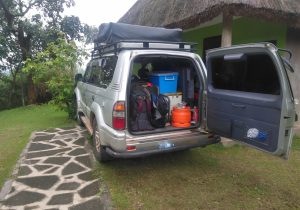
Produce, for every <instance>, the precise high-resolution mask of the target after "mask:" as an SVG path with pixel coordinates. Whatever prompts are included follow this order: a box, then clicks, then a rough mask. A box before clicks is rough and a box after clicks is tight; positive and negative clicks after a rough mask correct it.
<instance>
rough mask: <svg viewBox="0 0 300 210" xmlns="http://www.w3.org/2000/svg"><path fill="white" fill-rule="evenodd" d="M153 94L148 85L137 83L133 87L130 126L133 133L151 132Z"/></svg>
mask: <svg viewBox="0 0 300 210" xmlns="http://www.w3.org/2000/svg"><path fill="white" fill-rule="evenodd" d="M151 110H152V106H151V93H150V91H149V90H148V89H147V87H146V84H145V83H143V82H137V83H134V84H133V85H132V88H131V92H130V116H131V118H130V126H131V130H132V131H149V130H153V129H154V127H153V126H152V125H151V122H150V119H151V118H152V117H151Z"/></svg>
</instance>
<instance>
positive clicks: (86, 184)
mask: <svg viewBox="0 0 300 210" xmlns="http://www.w3.org/2000/svg"><path fill="white" fill-rule="evenodd" d="M85 132H86V131H85V130H83V129H81V128H79V127H78V128H71V129H52V130H47V131H43V132H36V133H34V134H33V136H32V138H31V141H30V143H29V144H28V146H27V148H26V149H25V151H24V152H23V155H22V157H21V159H20V160H19V163H18V164H17V167H16V171H17V175H16V177H15V179H14V180H13V181H12V182H11V185H10V186H5V187H4V188H6V189H3V190H4V191H5V190H7V191H9V192H8V193H7V194H6V195H5V196H4V199H3V200H2V201H1V202H0V209H3V210H4V209H72V210H73V209H76V210H77V209H84V210H88V209H103V208H104V206H103V202H102V200H101V199H100V197H99V194H100V193H99V189H100V183H99V180H97V179H93V178H92V169H91V168H92V161H91V155H90V153H89V152H88V151H87V150H86V149H85V143H86V139H85V137H84V135H85ZM2 194H3V192H2Z"/></svg>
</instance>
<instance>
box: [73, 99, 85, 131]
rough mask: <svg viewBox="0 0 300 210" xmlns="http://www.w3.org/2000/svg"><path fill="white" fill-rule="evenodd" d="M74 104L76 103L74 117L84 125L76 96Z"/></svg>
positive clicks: (80, 124) (78, 122)
mask: <svg viewBox="0 0 300 210" xmlns="http://www.w3.org/2000/svg"><path fill="white" fill-rule="evenodd" d="M74 104H75V117H74V118H75V120H76V122H77V124H78V125H79V126H81V127H84V124H83V122H82V120H81V118H80V114H79V110H78V104H77V99H76V97H74Z"/></svg>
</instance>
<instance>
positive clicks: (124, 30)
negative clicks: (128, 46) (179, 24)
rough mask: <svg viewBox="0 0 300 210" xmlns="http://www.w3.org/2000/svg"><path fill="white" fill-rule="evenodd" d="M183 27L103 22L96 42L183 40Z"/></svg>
mask: <svg viewBox="0 0 300 210" xmlns="http://www.w3.org/2000/svg"><path fill="white" fill-rule="evenodd" d="M181 34H182V29H166V28H159V27H148V26H139V25H130V24H124V23H103V24H101V25H100V27H99V33H98V35H97V37H96V39H95V43H106V44H112V43H114V42H118V41H137V40H138V41H159V42H181Z"/></svg>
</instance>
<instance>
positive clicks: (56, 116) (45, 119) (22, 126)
mask: <svg viewBox="0 0 300 210" xmlns="http://www.w3.org/2000/svg"><path fill="white" fill-rule="evenodd" d="M73 125H74V122H73V121H70V120H68V115H67V113H65V112H62V111H59V110H57V109H56V108H55V107H54V106H51V105H42V106H27V107H24V108H17V109H11V110H6V111H1V112H0V187H1V186H2V185H3V183H4V181H5V179H7V178H9V176H10V174H11V172H12V169H13V167H14V165H15V164H16V161H17V159H18V158H19V155H20V153H21V152H22V150H23V149H24V147H25V145H26V144H27V142H28V139H29V136H30V134H31V132H33V131H36V130H44V129H47V128H54V127H70V126H73Z"/></svg>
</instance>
